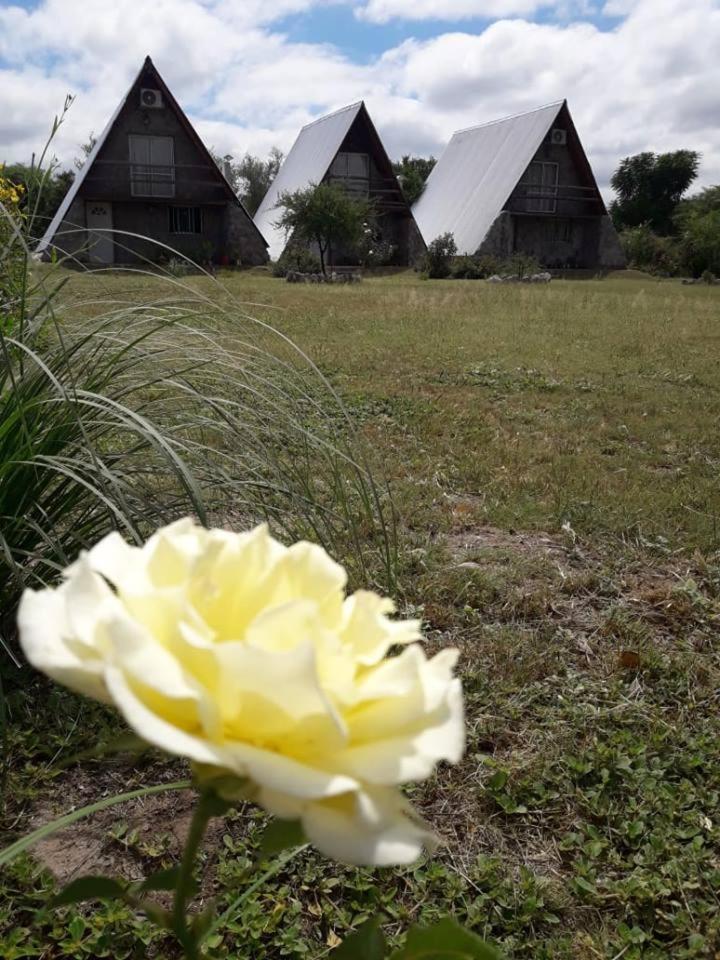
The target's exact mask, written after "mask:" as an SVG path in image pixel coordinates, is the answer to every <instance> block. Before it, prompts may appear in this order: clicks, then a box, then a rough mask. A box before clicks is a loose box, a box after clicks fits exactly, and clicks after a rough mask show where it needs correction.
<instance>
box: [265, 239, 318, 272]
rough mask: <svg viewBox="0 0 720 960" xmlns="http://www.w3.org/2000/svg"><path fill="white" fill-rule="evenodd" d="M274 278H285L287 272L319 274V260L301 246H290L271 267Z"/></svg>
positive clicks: (310, 251)
mask: <svg viewBox="0 0 720 960" xmlns="http://www.w3.org/2000/svg"><path fill="white" fill-rule="evenodd" d="M271 269H272V275H273V276H274V277H286V276H287V274H288V271H289V270H294V271H297V272H298V273H320V270H321V267H320V258H319V257H318V256H317V255H316V254H314V253H313V252H312V250H309V249H308V248H307V247H304V246H302V245H301V244H290V245H288V246H287V247H285V249H284V250H283V252H282V253H281V254H280V256H279V257H278V259H277V260H275V261H274V262H273V264H272V266H271Z"/></svg>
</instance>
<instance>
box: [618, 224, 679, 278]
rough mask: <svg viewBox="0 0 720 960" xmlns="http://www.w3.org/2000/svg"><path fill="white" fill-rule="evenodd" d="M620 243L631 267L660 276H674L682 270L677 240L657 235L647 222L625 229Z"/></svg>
mask: <svg viewBox="0 0 720 960" xmlns="http://www.w3.org/2000/svg"><path fill="white" fill-rule="evenodd" d="M620 243H621V244H622V248H623V250H624V251H625V256H626V257H627V261H628V266H630V267H634V268H635V269H637V270H646V271H647V272H648V273H653V274H657V275H660V276H674V275H675V274H676V273H678V272H679V270H680V250H679V248H678V244H677V242H676V241H675V240H673V238H672V237H659V236H657V234H655V233H653V231H652V230H651V229H650V227H649V226H648V225H647V224H642V225H641V226H639V227H630V228H629V229H628V230H623V232H622V233H621V234H620Z"/></svg>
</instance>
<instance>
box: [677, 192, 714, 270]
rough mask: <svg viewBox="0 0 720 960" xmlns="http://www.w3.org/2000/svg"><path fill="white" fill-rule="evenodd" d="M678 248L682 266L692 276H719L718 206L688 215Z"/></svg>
mask: <svg viewBox="0 0 720 960" xmlns="http://www.w3.org/2000/svg"><path fill="white" fill-rule="evenodd" d="M680 248H681V251H682V262H683V266H684V267H685V269H686V270H687V271H688V272H689V273H691V274H692V275H693V276H694V277H699V276H701V275H702V274H703V273H712V274H714V275H715V276H720V208H718V209H716V210H710V211H708V212H707V213H702V214H696V215H695V216H692V217H689V218H688V219H687V221H686V222H685V225H684V228H683V232H682V235H681V238H680Z"/></svg>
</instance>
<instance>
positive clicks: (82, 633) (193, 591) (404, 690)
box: [18, 519, 464, 864]
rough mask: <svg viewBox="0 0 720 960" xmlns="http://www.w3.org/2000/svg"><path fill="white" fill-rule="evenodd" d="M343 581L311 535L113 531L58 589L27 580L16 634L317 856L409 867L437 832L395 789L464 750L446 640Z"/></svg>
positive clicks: (60, 673)
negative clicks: (244, 784) (240, 790)
mask: <svg viewBox="0 0 720 960" xmlns="http://www.w3.org/2000/svg"><path fill="white" fill-rule="evenodd" d="M345 584H346V575H345V571H344V570H343V568H342V567H340V566H339V565H338V564H337V563H335V562H334V561H333V560H331V559H330V557H329V556H328V555H327V553H326V552H325V551H324V550H323V549H321V548H320V547H317V546H314V545H312V544H310V543H296V544H295V545H294V546H292V547H289V548H288V547H285V546H283V545H282V544H280V543H278V542H277V541H276V540H274V539H273V538H272V537H271V536H270V534H269V533H268V531H267V528H266V527H265V526H260V527H257V528H256V529H254V530H251V531H249V532H247V533H241V534H237V533H230V532H227V531H224V530H205V529H204V528H202V527H199V526H197V525H196V524H194V523H193V522H192V521H191V520H189V519H188V520H181V521H179V522H177V523H174V524H172V525H170V526H168V527H165V528H164V529H162V530H159V531H158V532H157V533H156V534H155V535H154V536H153V537H151V538H150V540H148V542H147V543H146V544H145V545H144V546H143V547H133V546H129V545H128V544H127V543H125V541H124V540H123V539H122V537H121V536H120V535H119V534H117V533H114V534H110V535H109V536H107V537H105V538H104V539H103V540H101V541H100V542H99V543H98V544H97V546H95V547H94V548H93V549H92V550H90V551H89V552H88V553H86V554H83V555H82V556H81V557H80V559H79V560H78V561H77V562H76V563H75V564H73V565H72V566H71V567H69V568H68V569H67V570H66V571H65V575H64V581H63V583H62V584H61V585H60V586H59V587H58V588H57V589H46V590H41V591H39V592H35V591H32V590H28V591H26V592H25V594H24V596H23V599H22V603H21V605H20V611H19V615H18V622H19V627H20V638H21V642H22V646H23V649H24V650H25V653H26V655H27V657H28V659H29V660H30V662H31V663H32V664H33V665H34V666H35V667H37V668H38V669H40V670H42V671H44V672H45V673H47V674H49V675H50V676H51V677H54V678H55V679H56V680H58V681H60V682H61V683H64V684H66V685H67V686H68V687H71V688H72V689H74V690H77V691H78V692H80V693H84V694H87V695H88V696H91V697H95V698H96V699H98V700H102V701H103V702H105V703H112V704H114V705H115V706H116V707H117V708H118V709H119V710H120V712H121V713H122V714H123V716H124V717H125V719H126V720H127V722H128V724H129V725H130V726H131V727H132V728H133V729H134V730H135V731H136V732H137V733H138V734H139V735H140V736H141V737H143V738H144V739H145V740H146V741H148V742H149V743H152V744H155V745H157V746H158V747H162V748H163V749H165V750H167V751H169V752H170V753H174V754H178V755H180V756H184V757H189V758H190V759H191V760H193V761H195V762H196V763H197V764H209V765H211V766H212V767H216V768H222V769H223V770H229V771H232V772H233V773H236V774H237V775H239V776H241V777H246V778H248V779H249V781H250V782H251V784H252V788H253V796H254V799H256V800H257V802H258V803H260V804H261V805H262V806H263V807H264V808H265V809H266V810H268V811H269V812H270V813H272V814H274V815H276V816H278V817H283V818H286V819H300V820H301V821H302V824H303V827H304V829H305V833H306V835H307V837H308V838H309V839H310V840H311V841H312V842H313V843H314V844H315V845H316V846H317V847H318V848H319V849H320V850H322V851H323V852H324V853H326V854H327V855H329V856H331V857H334V858H336V859H338V860H344V861H347V862H350V863H358V864H393V863H407V862H410V861H412V860H414V859H415V858H416V857H417V856H418V855H419V853H420V852H421V850H422V847H423V846H430V845H432V842H433V839H434V838H433V834H432V832H431V831H430V830H429V829H428V827H427V825H425V824H424V823H423V822H422V821H421V820H420V819H419V818H418V817H417V816H416V814H415V813H414V811H413V809H412V807H410V805H409V804H408V802H407V801H406V800H405V799H404V797H403V796H402V794H401V793H400V791H399V789H398V786H399V785H400V784H403V783H408V782H409V781H413V780H422V779H424V778H426V777H428V776H429V775H430V774H431V773H432V772H433V770H434V768H435V766H436V764H437V763H438V761H440V760H449V761H451V762H456V761H457V760H458V759H459V758H460V756H461V754H462V750H463V740H464V727H463V717H462V695H461V689H460V681H459V680H457V679H455V678H454V677H453V667H454V665H455V662H456V659H457V652H456V651H454V650H444V651H442V652H441V653H439V654H437V655H436V656H435V657H433V658H432V659H428V658H427V657H426V656H425V653H424V651H423V650H422V648H421V647H420V646H419V645H418V644H414V643H412V641H414V640H417V639H418V638H419V636H420V634H419V629H418V628H419V624H418V622H417V621H414V620H399V621H398V620H391V619H389V617H388V614H391V613H392V612H393V604H392V601H390V600H388V599H384V598H381V597H379V596H377V594H374V593H370V592H367V591H358V592H357V593H355V594H353V595H352V596H346V595H345ZM397 644H401V645H404V649H403V650H402V651H401V652H400V653H399V654H398V655H397V656H388V653H389V651H390V648H391V647H392V646H394V645H397ZM408 644H411V645H410V646H408Z"/></svg>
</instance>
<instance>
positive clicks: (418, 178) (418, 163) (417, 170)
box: [393, 154, 437, 204]
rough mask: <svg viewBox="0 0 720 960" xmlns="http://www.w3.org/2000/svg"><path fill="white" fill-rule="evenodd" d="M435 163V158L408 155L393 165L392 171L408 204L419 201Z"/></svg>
mask: <svg viewBox="0 0 720 960" xmlns="http://www.w3.org/2000/svg"><path fill="white" fill-rule="evenodd" d="M436 163H437V160H436V159H435V157H411V156H410V155H409V154H405V156H404V157H403V158H402V160H396V161H395V162H394V163H393V170H394V171H395V174H396V176H397V178H398V180H399V181H400V186H401V187H402V192H403V194H404V195H405V199H406V200H407V202H408V203H410V204H412V203H415V201H416V200H418V199H419V197H420V195H421V194H422V192H423V190H424V189H425V182H426V180H427V178H428V177H429V176H430V174H431V172H432V169H433V167H434V166H435V164H436Z"/></svg>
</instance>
